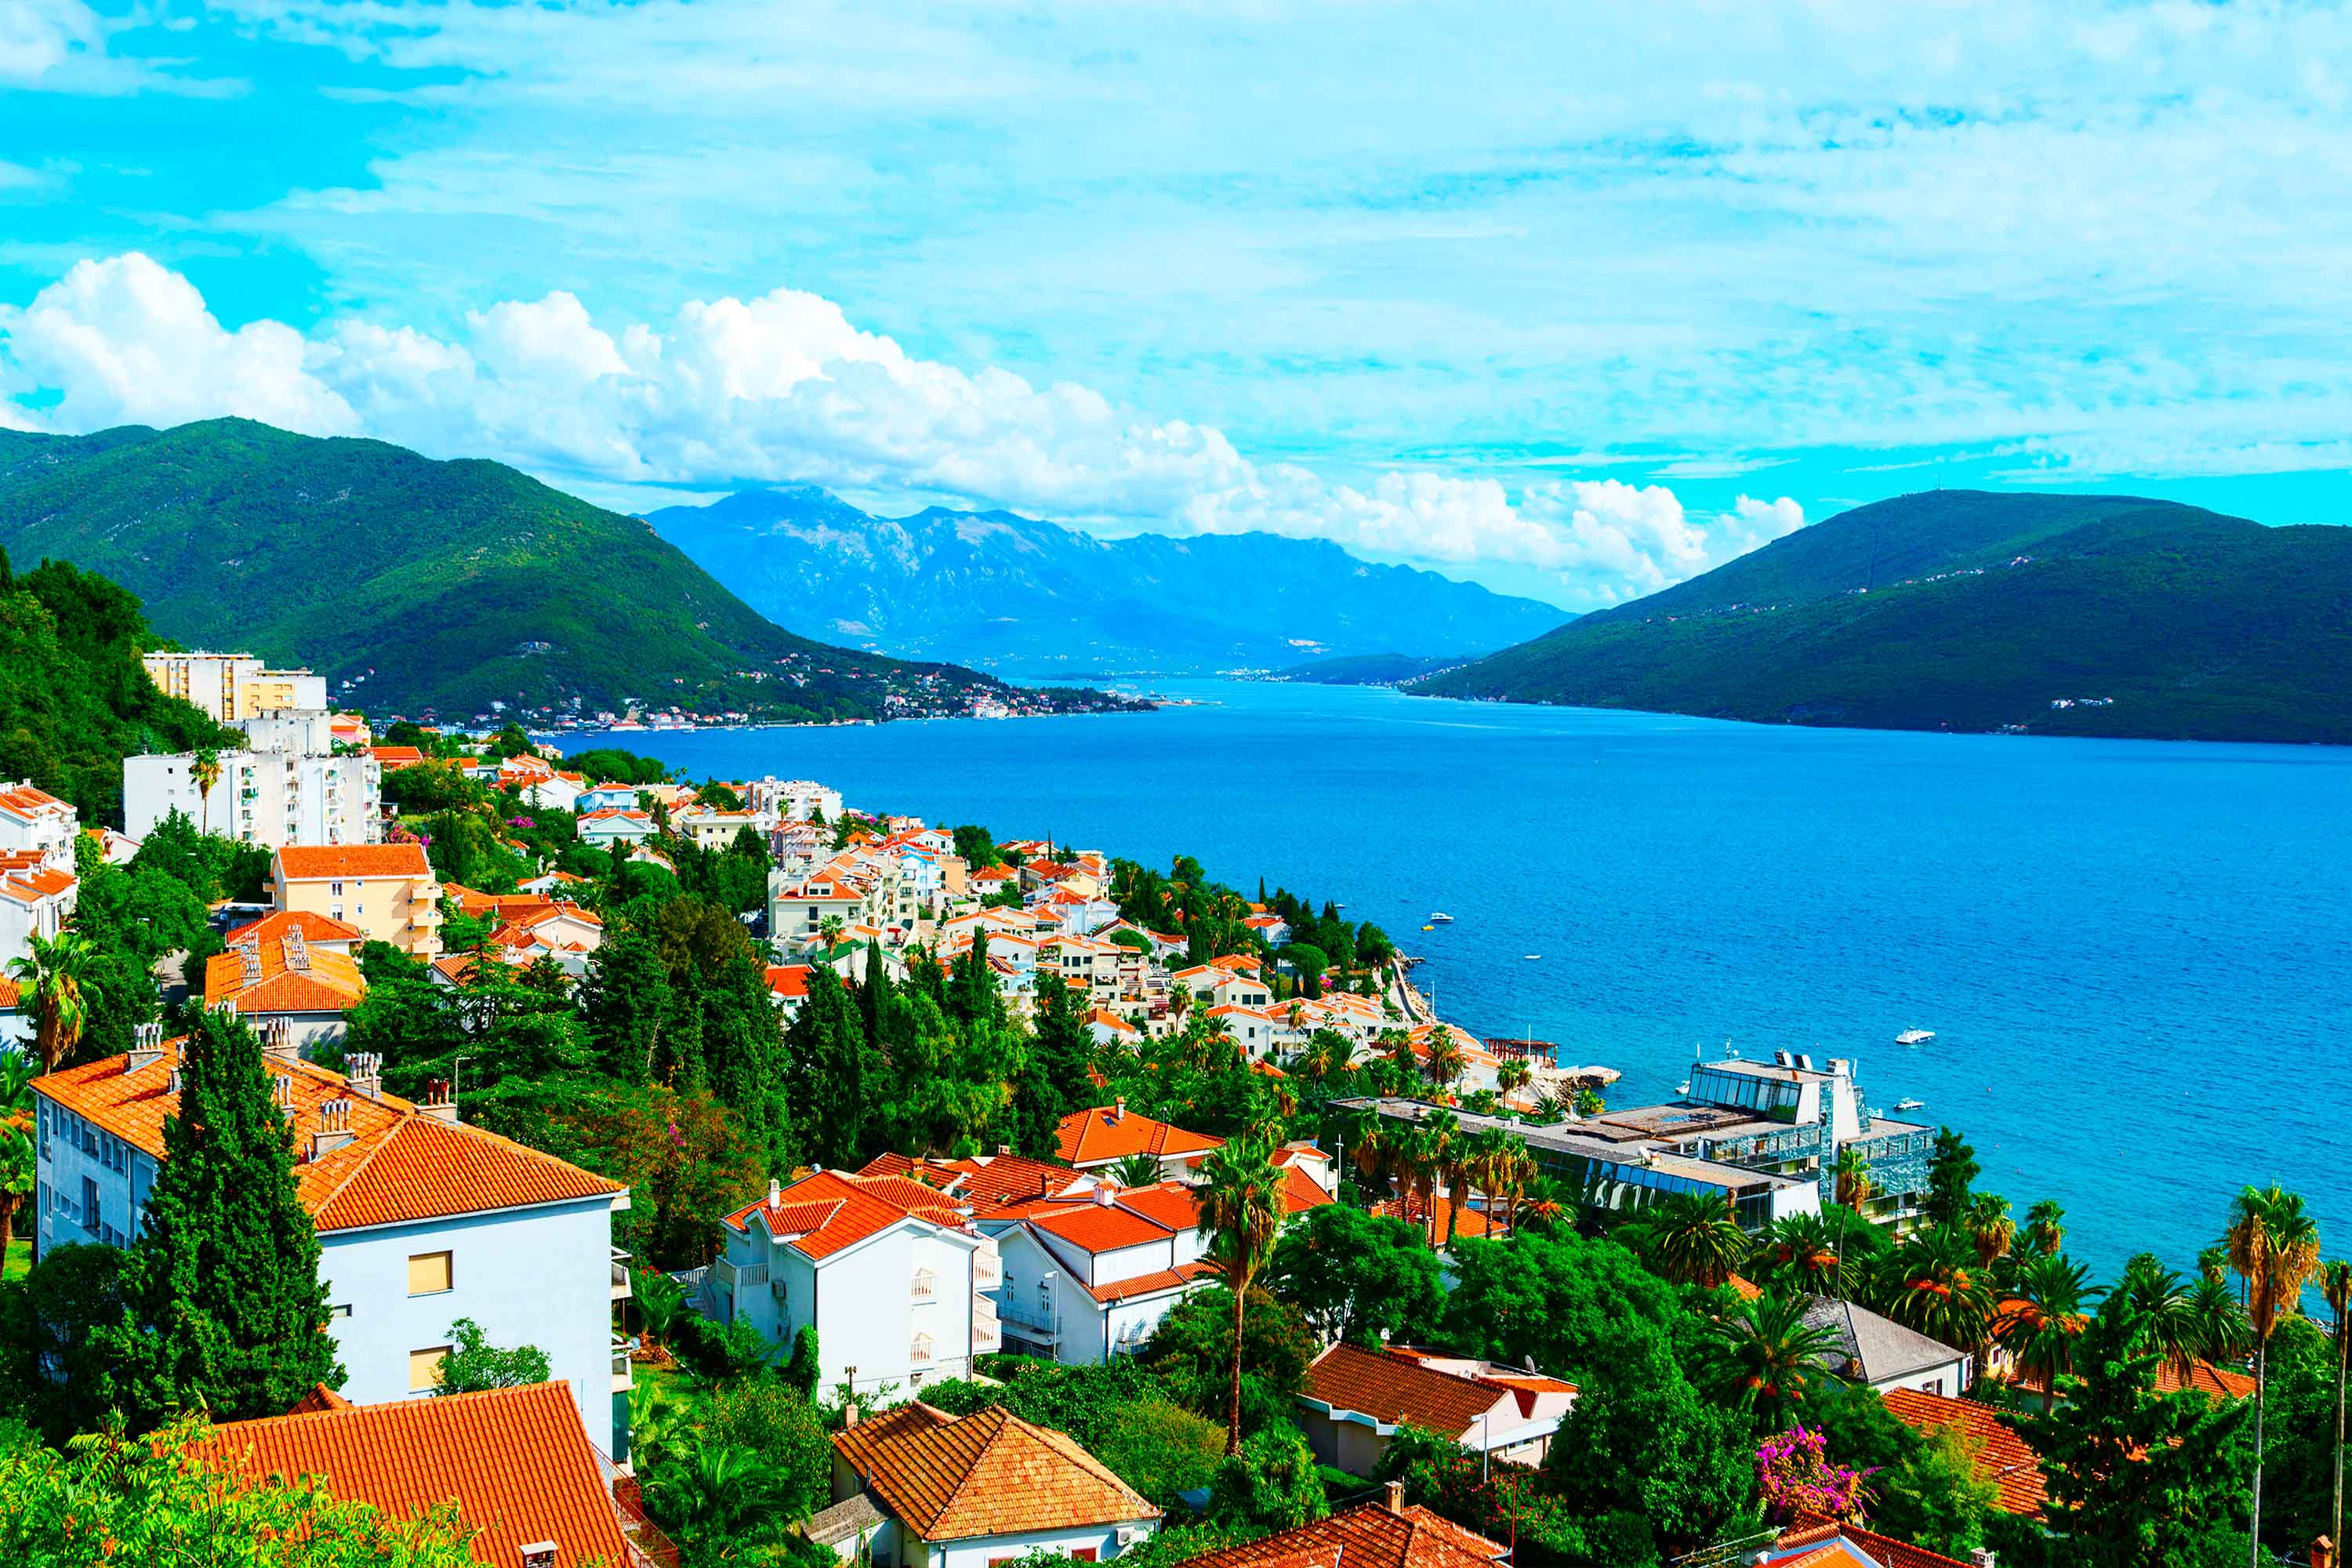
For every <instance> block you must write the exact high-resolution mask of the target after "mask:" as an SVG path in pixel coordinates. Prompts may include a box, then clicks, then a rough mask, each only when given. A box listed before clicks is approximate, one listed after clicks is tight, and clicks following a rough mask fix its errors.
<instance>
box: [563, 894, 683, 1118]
mask: <svg viewBox="0 0 2352 1568" xmlns="http://www.w3.org/2000/svg"><path fill="white" fill-rule="evenodd" d="M578 1005H579V1008H580V1013H581V1016H582V1018H583V1020H584V1021H585V1022H586V1024H587V1026H588V1041H589V1046H590V1048H591V1049H592V1051H593V1054H594V1057H595V1059H596V1063H597V1065H598V1066H599V1067H600V1068H603V1070H604V1072H606V1073H607V1074H609V1075H611V1076H612V1077H614V1078H616V1079H620V1080H621V1081H622V1082H624V1083H643V1082H645V1081H646V1078H647V1077H648V1076H649V1075H650V1074H651V1073H652V1071H653V1064H654V1058H655V1057H656V1055H658V1054H659V1051H660V1047H661V1037H662V1028H663V1026H664V1025H665V1024H666V1023H667V1021H668V1019H669V1016H670V1012H671V1001H670V982H669V970H668V967H667V965H666V964H664V963H662V958H661V953H660V952H658V951H657V950H656V948H655V946H654V944H653V941H652V939H651V938H649V937H647V936H646V935H645V934H644V933H643V932H640V931H635V930H634V929H628V928H625V929H623V930H621V931H614V932H611V933H608V934H607V936H606V937H605V940H604V942H602V943H601V944H599V945H598V947H597V949H596V951H595V952H593V954H591V955H590V956H589V959H588V973H587V978H586V980H585V982H584V984H582V986H581V988H580V994H579V997H578Z"/></svg>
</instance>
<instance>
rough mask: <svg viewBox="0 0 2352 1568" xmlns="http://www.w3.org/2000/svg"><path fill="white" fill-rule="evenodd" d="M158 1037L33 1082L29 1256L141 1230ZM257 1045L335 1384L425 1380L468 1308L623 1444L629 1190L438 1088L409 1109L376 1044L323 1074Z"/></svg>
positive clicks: (600, 1433)
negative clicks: (336, 1368)
mask: <svg viewBox="0 0 2352 1568" xmlns="http://www.w3.org/2000/svg"><path fill="white" fill-rule="evenodd" d="M180 1044H181V1042H179V1041H176V1040H172V1041H166V1040H163V1039H162V1038H161V1030H160V1028H159V1026H153V1025H149V1026H142V1037H141V1039H140V1042H139V1044H138V1045H137V1046H136V1047H134V1048H133V1049H132V1050H131V1052H130V1053H129V1054H128V1055H125V1056H119V1057H110V1058H106V1059H105V1060H103V1061H96V1062H89V1063H85V1064H83V1065H82V1066H79V1067H73V1068H65V1069H63V1070H61V1071H58V1072H55V1073H50V1074H48V1075H47V1076H46V1077H43V1078H38V1079H34V1080H33V1096H34V1100H35V1104H36V1125H37V1138H38V1152H37V1162H36V1181H35V1194H34V1205H33V1206H34V1237H35V1239H34V1246H35V1247H36V1249H37V1256H38V1255H41V1254H45V1253H46V1252H47V1250H48V1249H49V1248H51V1247H60V1246H64V1245H66V1244H68V1243H70V1242H97V1243H100V1244H102V1245H105V1246H109V1247H122V1246H126V1245H128V1244H129V1242H130V1241H131V1239H132V1238H133V1237H136V1236H138V1234H139V1230H140V1225H141V1220H142V1215H144V1213H145V1210H146V1205H147V1198H148V1194H149V1193H150V1192H151V1191H152V1188H153V1186H154V1184H155V1179H156V1176H157V1173H158V1172H159V1171H160V1169H161V1167H162V1164H163V1160H164V1158H165V1155H164V1145H163V1124H164V1122H165V1121H167V1120H169V1119H170V1118H172V1117H174V1116H176V1115H178V1114H179V1110H180V1092H179V1090H180ZM265 1060H266V1065H267V1067H268V1072H269V1078H270V1083H271V1088H272V1092H273V1094H274V1095H275V1097H276V1098H277V1100H278V1104H279V1105H280V1106H281V1107H283V1108H284V1110H285V1112H286V1117H287V1121H288V1126H289V1135H290V1136H291V1138H292V1140H293V1143H294V1158H295V1177H296V1184H297V1188H298V1191H299V1196H300V1199H301V1203H302V1205H303V1206H304V1207H305V1208H306V1209H308V1210H309V1211H310V1217H311V1219H312V1221H313V1223H315V1224H316V1226H318V1232H319V1245H320V1260H319V1277H320V1279H322V1280H324V1281H325V1282H326V1286H327V1300H328V1303H329V1309H328V1310H329V1312H330V1314H331V1320H330V1321H329V1324H328V1331H329V1332H330V1333H331V1334H332V1335H333V1336H334V1339H335V1354H336V1358H337V1359H338V1360H339V1361H341V1363H342V1365H343V1368H344V1371H345V1372H346V1373H348V1374H349V1375H348V1377H347V1378H346V1380H345V1382H344V1384H343V1385H342V1393H343V1394H344V1395H345V1396H346V1397H348V1398H350V1399H352V1400H355V1401H358V1402H361V1403H363V1404H373V1403H378V1402H381V1401H385V1400H399V1399H413V1398H418V1397H422V1396H425V1395H429V1394H432V1393H433V1391H434V1390H435V1388H436V1386H437V1385H438V1383H439V1377H440V1368H441V1363H442V1360H443V1358H444V1357H446V1355H447V1354H448V1352H449V1350H450V1348H451V1335H450V1326H451V1325H452V1324H454V1323H455V1322H456V1321H457V1320H458V1319H460V1318H470V1319H472V1320H473V1321H475V1322H476V1323H478V1324H479V1325H480V1326H481V1329H482V1331H483V1333H484V1334H485V1336H487V1337H488V1340H489V1342H491V1343H493V1344H499V1345H524V1344H528V1345H535V1346H537V1347H538V1348H539V1349H541V1350H542V1351H545V1352H547V1356H548V1362H549V1365H550V1367H551V1370H552V1372H553V1374H554V1375H555V1376H556V1377H558V1378H560V1379H562V1380H563V1381H564V1382H565V1383H567V1384H569V1385H570V1387H571V1392H572V1403H573V1405H574V1408H576V1409H577V1411H578V1412H579V1415H580V1421H581V1425H582V1427H583V1430H585V1431H586V1433H587V1434H588V1437H589V1440H590V1441H591V1442H593V1443H594V1444H595V1445H596V1446H597V1447H599V1448H602V1449H604V1451H605V1452H606V1453H608V1454H610V1455H612V1456H613V1457H614V1458H615V1459H619V1460H625V1459H626V1458H627V1455H628V1385H629V1363H628V1358H627V1355H626V1353H625V1350H624V1349H623V1348H622V1347H620V1346H618V1345H617V1344H616V1343H615V1342H614V1337H613V1333H612V1316H613V1303H614V1301H616V1300H621V1299H623V1298H625V1296H626V1295H627V1293H628V1273H627V1270H626V1269H625V1268H624V1267H623V1265H622V1261H621V1258H622V1255H621V1254H619V1253H617V1252H616V1251H615V1250H614V1247H613V1237H612V1228H613V1221H612V1216H613V1215H614V1214H615V1213H616V1212H618V1211H620V1210H622V1209H625V1208H626V1207H627V1206H628V1201H629V1194H628V1189H627V1188H625V1187H622V1186H619V1185H617V1184H614V1183H612V1182H609V1181H606V1180H605V1179H604V1177H602V1176H597V1175H593V1174H591V1173H588V1172H586V1171H583V1170H581V1169H579V1168H578V1167H577V1166H574V1165H570V1164H567V1163H564V1162H563V1161H562V1160H559V1159H556V1158H555V1157H554V1156H553V1155H551V1154H542V1153H541V1152H538V1151H537V1150H534V1149H527V1148H525V1147H523V1146H522V1145H521V1144H520V1143H515V1142H509V1141H508V1140H507V1139H504V1138H500V1137H499V1136H497V1135H496V1134H494V1133H490V1132H485V1131H481V1130H479V1129H478V1128H472V1127H467V1126H465V1125H463V1124H462V1123H460V1122H459V1121H458V1120H457V1108H456V1106H455V1105H454V1104H452V1103H450V1102H449V1101H448V1100H447V1097H446V1095H443V1096H442V1097H440V1099H439V1100H437V1101H429V1102H428V1103H425V1104H421V1105H420V1104H415V1103H413V1102H411V1101H409V1100H401V1099H397V1098H395V1097H394V1096H392V1095H389V1094H386V1093H385V1092H384V1091H383V1087H382V1079H381V1078H380V1077H379V1076H378V1071H377V1064H376V1063H374V1062H373V1061H372V1060H369V1059H366V1058H354V1060H353V1062H352V1068H353V1070H352V1075H351V1076H349V1077H346V1076H345V1075H343V1074H341V1073H337V1072H330V1071H328V1070H327V1069H326V1068H321V1067H319V1066H317V1065H315V1064H313V1063H310V1062H305V1061H302V1060H300V1059H299V1058H297V1057H296V1056H295V1055H294V1051H293V1047H292V1044H291V1042H290V1040H289V1039H288V1038H286V1037H283V1036H280V1037H278V1039H277V1040H276V1041H274V1042H273V1043H272V1044H271V1045H270V1047H269V1048H268V1052H267V1054H266V1058H265Z"/></svg>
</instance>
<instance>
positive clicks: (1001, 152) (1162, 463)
mask: <svg viewBox="0 0 2352 1568" xmlns="http://www.w3.org/2000/svg"><path fill="white" fill-rule="evenodd" d="M1633 11H1639V12H1640V13H1641V14H1640V15H1638V16H1635V15H1622V14H1620V13H1625V12H1633ZM2347 90H2352V19H2347V17H2346V16H2344V15H2343V14H2342V13H2341V12H2340V11H2339V10H2337V9H2336V8H2334V7H2326V6H2300V5H2184V4H2174V3H2167V4H2161V5H2107V6H2102V5H2089V4H2079V3H2078V4H2067V5H2043V4H2040V3H2038V0H2011V3H2008V4H2004V5H1999V6H1984V5H1943V4H1938V3H1935V0H1921V3H1915V4H1913V5H1906V6H1900V7H1890V6H1886V5H1883V4H1859V3H1853V0H1811V3H1809V4H1805V5H1787V6H1774V5H1732V4H1705V5H1670V4H1668V5H1652V6H1643V7H1625V6H1613V7H1608V8H1600V7H1591V8H1578V7H1570V6H1557V5H1552V6H1517V5H1508V4H1499V3H1498V4H1487V5H1480V6H1478V7H1475V8H1472V9H1458V8H1451V7H1433V6H1428V5H1378V4H1350V5H1293V4H1289V3H1286V0H1237V3H1235V4H1231V5H1216V4H1211V5H1184V4H1181V3H1162V4H1160V5H1150V6H1144V5H1131V4H1114V3H1102V4H1078V5H1023V4H974V5H916V6H901V5H842V6H831V5H803V4H779V3H777V0H698V3H696V4H691V5H681V4H676V3H673V0H644V3H640V4H633V5H614V4H563V3H561V0H549V3H545V4H536V5H470V4H438V5H416V6H411V5H400V4H394V3H392V0H215V3H213V4H208V5H194V4H184V3H179V0H151V3H144V4H137V5H115V4H96V5H93V4H91V3H90V0H7V3H6V4H5V5H0V423H5V424H12V425H17V426H26V427H29V428H38V429H61V430H80V429H89V428H95V427H100V426H105V425H109V424H116V423H121V422H125V421H139V422H144V423H153V424H169V423H176V422H178V421H180V420H184V419H188V418H195V417H202V416H209V415H215V414H221V413H240V414H247V415H250V416H254V417H258V418H266V419H269V420H271V421H272V422H274V423H278V424H281V425H287V426H293V427H296V428H301V429H306V430H311V431H315V432H318V433H322V434H370V435H377V436H382V437H386V438H388V439H393V440H397V441H401V442H403V443H404V444H407V445H411V446H415V447H419V448H420V449H423V450H425V451H428V452H431V453H433V454H435V455H436V456H457V455H487V456H494V457H499V458H505V459H507V460H509V461H512V462H515V463H517V464H518V465H520V466H521V467H523V468H527V469H529V470H530V471H531V472H533V473H536V474H539V475H541V477H543V478H546V479H550V480H551V482H555V483H558V484H561V485H563V486H565V487H566V488H569V489H575V490H578V491H580V492H581V493H583V494H586V495H589V496H591V497H593V499H596V500H602V501H605V502H607V503H608V504H614V505H620V506H625V507H633V508H641V507H646V506H650V505H654V504H660V503H663V502H666V501H667V500H673V499H677V498H678V497H681V496H686V497H696V496H702V495H708V494H712V493H716V492H718V491H719V490H722V489H727V488H730V487H731V486H734V485H736V484H740V483H743V482H748V481H759V480H785V479H805V480H811V481H814V482H818V483H823V484H825V485H828V486H830V487H832V488H834V489H839V490H841V491H843V492H844V493H845V494H848V495H850V496H852V497H853V498H854V499H856V500H860V501H861V502H864V503H866V504H868V505H871V506H875V507H877V508H878V509H881V510H905V509H909V508H911V507H913V506H916V505H919V504H924V503H927V502H929V501H932V500H950V501H954V502H959V503H971V504H978V505H988V506H997V505H1002V506H1007V507H1011V508H1013V509H1015V510H1023V511H1025V512H1029V513H1032V514H1034V515H1044V516H1049V517H1054V518H1056V519H1059V520H1062V521H1071V522H1075V523H1078V524H1080V525H1083V526H1087V527H1089V528H1093V529H1096V530H1097V531H1104V532H1111V533H1120V532H1133V531H1140V530H1145V529H1159V530H1169V531H1201V530H1233V529H1240V528H1271V529H1276V530H1278V531H1286V532H1292V533H1299V534H1314V535H1321V536H1325V537H1329V538H1333V539H1336V540H1338V541H1339V542H1342V543H1343V544H1346V545H1348V546H1349V547H1350V548H1352V549H1356V550H1358V551H1359V552H1362V553H1365V554H1367V555H1370V556H1374V557H1376V558H1379V559H1383V560H1404V561H1412V562H1415V563H1421V564H1425V565H1431V566H1433V567H1435V568H1437V569H1439V570H1442V571H1444V572H1447V573H1448V574H1452V575H1455V576H1463V577H1470V578H1475V579H1476V580H1478V581H1482V582H1486V583H1488V584H1491V585H1494V586H1497V587H1502V588H1506V589H1509V590H1512V591H1517V592H1522V593H1528V594H1532V595H1538V596H1541V597H1544V598H1547V599H1550V600H1552V601H1553V602H1555V603H1559V604H1562V605H1570V606H1574V607H1586V606H1590V605H1601V604H1607V603H1611V602H1613V601H1616V600H1619V599H1622V598H1624V597H1627V596H1630V595H1637V594H1640V593H1643V592H1648V591H1651V590H1653V589H1654V588H1656V587H1658V586H1662V585H1664V584H1666V583H1670V582H1674V581H1677V580H1679V579H1680V578H1682V577H1685V576H1688V575H1691V574H1694V573H1696V572H1698V571H1703V570H1705V569H1706V568H1707V567H1708V566H1710V565H1713V564H1716V563H1719V562H1720V561H1722V560H1724V559H1727V558H1729V557H1730V556H1731V555H1734V554H1737V553H1738V552H1740V551H1742V550H1746V549H1750V548H1753V547H1755V546H1756V545H1757V544H1759V543H1761V542H1765V541H1768V540H1769V539H1771V538H1774V537H1777V536H1779V535H1780V534H1781V533H1784V532H1786V531H1789V530H1790V528H1792V527H1795V526H1798V525H1800V524H1801V522H1802V521H1811V520H1819V519H1821V518H1822V517H1826V516H1828V515H1831V514H1832V513H1833V512H1835V511H1837V510H1841V509H1843V508H1844V507H1846V506H1850V505H1853V504H1854V503H1856V502H1859V501H1863V500H1873V499H1876V498H1879V497H1883V496H1887V495H1893V494H1898V493H1902V492H1904V491H1906V490H1911V489H1927V488H1931V487H1935V486H1956V485H1981V486H1990V487H2004V488H2006V487H2028V486H2039V487H2064V488H2067V489H2101V490H2131V491H2136V492H2140V493H2148V494H2157V495H2164V496H2169V497H2175V498H2179V499H2181V500H2191V501H2196V502H2199V503H2201V504H2205V505H2210V506H2213V507H2216V508H2219V509H2221V510H2230V511H2234V512H2238V513H2241V514H2244V515H2249V516H2255V517H2259V518H2262V519H2263V520H2264V521H2274V522H2287V521H2330V522H2340V521H2345V512H2346V503H2347V493H2348V492H2347V468H2352V353H2347V349H2352V342H2347V338H2352V312H2347V310H2346V309H2345V305H2344V298H2343V295H2344V280H2345V279H2347V277H2352V254H2347V253H2352V198H2347V169H2352V114H2347V101H2346V100H2347Z"/></svg>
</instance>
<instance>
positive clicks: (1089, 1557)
mask: <svg viewBox="0 0 2352 1568" xmlns="http://www.w3.org/2000/svg"><path fill="white" fill-rule="evenodd" d="M1070 1561H1071V1562H1073V1563H1098V1562H1100V1561H1101V1558H1100V1557H1098V1556H1097V1554H1096V1550H1095V1548H1093V1547H1091V1546H1073V1547H1071V1548H1070Z"/></svg>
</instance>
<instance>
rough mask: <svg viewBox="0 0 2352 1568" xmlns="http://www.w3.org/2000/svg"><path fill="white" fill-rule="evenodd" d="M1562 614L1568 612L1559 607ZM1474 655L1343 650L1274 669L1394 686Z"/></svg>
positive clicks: (1308, 679)
mask: <svg viewBox="0 0 2352 1568" xmlns="http://www.w3.org/2000/svg"><path fill="white" fill-rule="evenodd" d="M1561 613H1562V614H1563V615H1564V614H1566V613H1567V612H1565V611H1562V612H1561ZM1475 657H1477V656H1476V655H1475V654H1466V653H1458V654H1454V656H1452V657H1451V658H1447V657H1444V656H1443V655H1441V656H1439V657H1436V658H1422V657H1420V656H1417V655H1414V654H1409V653H1360V654H1342V655H1340V656H1339V658H1318V659H1310V660H1308V661H1307V663H1305V664H1294V665H1292V666H1291V667H1290V668H1287V669H1277V670H1276V671H1275V672H1274V675H1273V679H1276V680H1286V681H1289V682H1291V683H1293V684H1295V685H1299V686H1394V685H1397V684H1398V683H1400V682H1402V681H1407V680H1412V679H1418V678H1419V677H1421V676H1424V675H1429V674H1432V673H1433V672H1435V671H1437V670H1441V669H1451V668H1454V666H1455V665H1458V664H1467V663H1469V662H1470V661H1471V660H1472V659H1473V658H1475Z"/></svg>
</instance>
